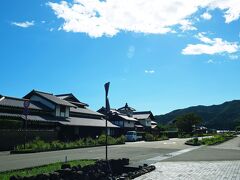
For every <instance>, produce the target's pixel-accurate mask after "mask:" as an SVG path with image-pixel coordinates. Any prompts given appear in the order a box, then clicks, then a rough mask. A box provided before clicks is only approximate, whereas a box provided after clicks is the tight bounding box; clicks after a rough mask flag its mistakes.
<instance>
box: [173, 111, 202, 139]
mask: <svg viewBox="0 0 240 180" xmlns="http://www.w3.org/2000/svg"><path fill="white" fill-rule="evenodd" d="M201 122H202V119H201V117H200V116H198V115H196V114H194V113H188V114H184V115H181V116H178V117H177V118H176V121H175V124H176V127H177V128H178V131H179V132H180V133H187V134H190V133H192V132H193V126H194V125H198V124H200V123H201Z"/></svg>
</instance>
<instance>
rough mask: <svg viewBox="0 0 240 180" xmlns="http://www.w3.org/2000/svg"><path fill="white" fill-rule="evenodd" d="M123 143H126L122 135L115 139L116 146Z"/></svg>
mask: <svg viewBox="0 0 240 180" xmlns="http://www.w3.org/2000/svg"><path fill="white" fill-rule="evenodd" d="M125 141H126V138H125V136H124V135H122V136H120V137H118V138H117V139H116V144H124V143H125Z"/></svg>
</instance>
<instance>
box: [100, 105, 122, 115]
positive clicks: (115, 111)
mask: <svg viewBox="0 0 240 180" xmlns="http://www.w3.org/2000/svg"><path fill="white" fill-rule="evenodd" d="M97 112H99V113H101V114H104V115H106V108H105V107H101V108H100V109H99V110H97ZM110 113H111V114H112V115H114V114H120V112H118V111H117V110H116V109H113V108H111V109H110Z"/></svg>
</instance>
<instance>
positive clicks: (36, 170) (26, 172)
mask: <svg viewBox="0 0 240 180" xmlns="http://www.w3.org/2000/svg"><path fill="white" fill-rule="evenodd" d="M94 163H95V160H74V161H68V164H70V165H71V166H76V165H81V166H82V167H83V166H86V165H90V164H94ZM62 164H63V163H62V162H58V163H53V164H48V165H43V166H37V167H33V168H26V169H20V170H13V171H6V172H1V173H0V179H1V180H9V178H10V177H11V176H13V175H19V176H33V175H37V174H41V173H50V172H53V171H55V170H58V169H61V165H62Z"/></svg>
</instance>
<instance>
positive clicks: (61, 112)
mask: <svg viewBox="0 0 240 180" xmlns="http://www.w3.org/2000/svg"><path fill="white" fill-rule="evenodd" d="M65 113H66V107H65V106H60V116H61V117H65Z"/></svg>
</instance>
